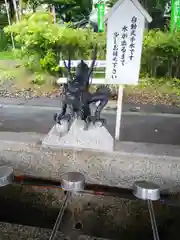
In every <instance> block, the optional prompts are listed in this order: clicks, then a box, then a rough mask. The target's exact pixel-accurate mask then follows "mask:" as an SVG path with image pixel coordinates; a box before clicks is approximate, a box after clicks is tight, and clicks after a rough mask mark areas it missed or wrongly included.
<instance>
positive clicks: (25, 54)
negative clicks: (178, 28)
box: [5, 12, 180, 84]
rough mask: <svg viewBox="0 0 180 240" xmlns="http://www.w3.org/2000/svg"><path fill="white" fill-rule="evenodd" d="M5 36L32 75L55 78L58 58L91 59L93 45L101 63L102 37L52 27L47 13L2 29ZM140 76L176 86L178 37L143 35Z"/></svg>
mask: <svg viewBox="0 0 180 240" xmlns="http://www.w3.org/2000/svg"><path fill="white" fill-rule="evenodd" d="M5 32H6V33H8V34H10V33H11V32H12V33H13V34H14V35H15V39H16V43H17V44H19V45H20V46H21V48H19V49H18V51H17V53H18V55H19V57H21V58H22V59H23V60H24V61H25V64H26V66H27V67H28V68H30V69H33V70H35V71H48V72H50V73H53V74H56V73H58V74H59V67H58V63H59V59H60V58H61V56H63V57H64V58H67V57H68V54H70V55H71V58H72V59H79V58H82V57H83V58H85V59H91V53H92V50H93V46H94V45H95V43H97V44H98V59H105V50H106V33H94V32H92V31H91V30H90V29H72V28H69V27H68V26H66V25H63V26H62V25H59V24H54V23H53V19H52V14H50V13H47V12H37V13H35V14H31V15H27V16H26V17H25V18H24V19H23V20H22V21H21V22H19V23H15V24H13V25H12V26H8V27H6V28H5ZM141 74H142V75H145V76H148V77H152V78H154V77H159V79H163V78H164V79H166V78H172V77H173V78H176V80H175V81H176V84H179V83H178V81H177V78H180V33H175V34H171V33H170V32H162V31H160V30H151V31H148V32H145V34H144V43H143V53H142V64H141ZM162 77H163V78H162ZM159 81H162V80H159Z"/></svg>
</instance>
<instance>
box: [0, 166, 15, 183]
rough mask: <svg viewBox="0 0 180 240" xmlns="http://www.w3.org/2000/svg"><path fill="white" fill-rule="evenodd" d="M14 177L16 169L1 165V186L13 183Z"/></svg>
mask: <svg viewBox="0 0 180 240" xmlns="http://www.w3.org/2000/svg"><path fill="white" fill-rule="evenodd" d="M13 179H14V170H13V168H12V167H9V166H1V167H0V187H4V186H7V185H9V184H12V182H13Z"/></svg>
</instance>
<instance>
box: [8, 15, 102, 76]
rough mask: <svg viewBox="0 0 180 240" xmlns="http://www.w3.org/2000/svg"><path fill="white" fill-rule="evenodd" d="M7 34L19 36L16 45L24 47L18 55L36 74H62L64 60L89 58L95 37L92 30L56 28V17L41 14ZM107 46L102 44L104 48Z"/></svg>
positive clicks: (14, 25) (23, 22)
mask: <svg viewBox="0 0 180 240" xmlns="http://www.w3.org/2000/svg"><path fill="white" fill-rule="evenodd" d="M5 32H6V33H8V34H10V33H13V34H14V35H15V40H16V42H17V43H18V44H19V45H21V46H22V47H21V48H19V49H18V54H19V57H20V58H21V59H23V60H24V61H25V64H26V67H28V68H29V69H32V70H35V71H38V70H39V71H42V70H44V71H48V72H50V73H53V74H54V73H56V72H58V71H59V67H58V64H59V60H60V58H61V56H63V57H64V58H67V57H68V55H69V54H70V56H71V58H73V59H78V58H80V57H83V58H87V59H88V58H89V54H90V52H91V51H92V50H91V49H92V47H93V45H94V42H95V41H96V38H97V37H96V35H97V34H95V33H92V32H91V31H89V30H88V29H86V30H84V29H73V28H68V27H67V26H66V25H64V26H61V25H59V24H54V23H53V19H52V14H51V13H48V12H37V13H34V14H31V15H28V16H26V17H25V18H24V19H23V20H22V21H21V22H19V23H14V24H13V25H12V26H8V27H6V28H5ZM102 44H104V42H103V43H102V42H100V41H99V43H98V45H102Z"/></svg>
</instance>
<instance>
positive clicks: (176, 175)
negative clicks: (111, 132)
mask: <svg viewBox="0 0 180 240" xmlns="http://www.w3.org/2000/svg"><path fill="white" fill-rule="evenodd" d="M20 136H21V138H20ZM42 138H43V135H38V134H35V133H34V134H33V133H31V134H28V133H5V132H4V133H1V136H0V165H9V166H12V167H14V169H15V171H16V173H18V174H19V173H23V174H30V175H33V176H39V177H44V178H50V179H60V178H61V175H62V174H63V173H65V172H69V171H80V172H82V173H83V174H84V175H85V176H86V179H87V181H88V182H92V183H99V184H105V185H112V186H120V187H125V188H131V187H132V185H133V183H134V181H136V180H143V179H146V180H151V181H154V182H156V183H157V184H159V185H160V186H161V188H162V189H167V188H168V189H171V190H172V191H174V190H175V191H177V189H179V181H180V157H179V156H180V150H179V147H178V146H169V145H164V146H163V145H156V144H142V143H140V144H138V143H123V142H122V143H116V150H115V151H114V152H112V153H105V152H103V153H102V152H94V151H93V152H92V151H85V150H81V149H79V150H72V149H59V150H51V149H47V148H46V149H44V148H42V147H41V144H40V139H41V140H42ZM10 139H11V140H10ZM17 139H19V140H17ZM163 152H164V153H163Z"/></svg>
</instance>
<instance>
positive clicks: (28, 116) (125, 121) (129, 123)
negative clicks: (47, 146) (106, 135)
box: [0, 99, 180, 145]
mask: <svg viewBox="0 0 180 240" xmlns="http://www.w3.org/2000/svg"><path fill="white" fill-rule="evenodd" d="M0 100H1V99H0ZM59 102H60V101H59V100H47V99H44V100H43V99H40V100H37V99H36V100H30V101H24V100H14V99H12V100H8V99H6V100H3V99H2V100H1V107H0V131H14V132H37V133H47V132H48V131H49V130H50V128H51V127H52V126H53V120H52V116H53V114H54V112H56V111H57V109H58V104H59ZM31 105H34V106H31ZM35 105H39V106H35ZM114 106H115V105H113V104H111V105H110V106H109V108H110V110H107V111H105V113H104V116H105V117H106V118H107V120H108V130H109V132H110V133H111V134H112V135H114V128H115V119H116V116H115V114H116V112H115V110H114ZM158 108H159V111H158ZM160 110H161V111H160ZM124 111H125V112H124V113H123V118H122V129H121V140H123V141H137V142H150V143H160V144H174V145H179V144H180V134H179V133H180V115H179V114H178V113H179V112H178V111H179V109H178V108H168V107H166V108H163V107H162V106H161V107H160V106H157V107H152V106H148V105H147V106H141V107H140V109H139V106H138V108H135V106H133V105H124ZM146 112H147V113H146ZM159 112H160V113H159ZM162 112H167V113H168V114H162ZM172 113H173V114H172Z"/></svg>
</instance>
